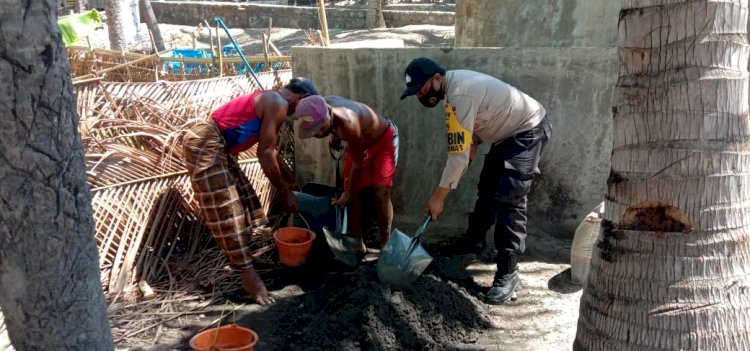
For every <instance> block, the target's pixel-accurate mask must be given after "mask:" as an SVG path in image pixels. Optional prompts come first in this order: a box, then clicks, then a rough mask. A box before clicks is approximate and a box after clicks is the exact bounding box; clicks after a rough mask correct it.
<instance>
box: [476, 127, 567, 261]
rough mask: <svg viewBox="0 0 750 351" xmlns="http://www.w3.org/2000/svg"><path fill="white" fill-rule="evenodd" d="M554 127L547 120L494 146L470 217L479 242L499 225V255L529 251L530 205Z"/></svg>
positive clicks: (480, 178) (485, 164)
mask: <svg viewBox="0 0 750 351" xmlns="http://www.w3.org/2000/svg"><path fill="white" fill-rule="evenodd" d="M551 133H552V126H551V125H550V123H549V120H548V119H547V117H546V116H545V117H544V119H543V120H542V122H541V123H539V125H538V126H536V127H534V128H532V129H530V130H528V131H525V132H521V133H518V134H516V135H514V136H512V137H510V138H508V139H506V140H503V141H502V142H500V143H498V144H494V145H492V148H491V149H490V152H489V154H487V156H486V157H485V159H484V166H483V167H482V173H481V175H480V177H479V186H478V191H479V198H478V199H477V202H476V204H475V205H474V212H473V213H472V214H471V216H469V230H468V231H467V235H471V236H472V238H473V239H474V240H476V241H479V240H480V239H481V240H484V234H485V233H486V232H487V230H488V229H489V228H490V227H491V226H492V225H493V224H495V248H496V249H497V250H498V251H502V250H506V251H514V252H524V251H525V249H526V234H527V233H526V201H527V195H528V194H529V192H530V191H531V184H532V182H533V179H534V176H535V175H536V174H539V167H538V166H539V158H540V156H541V154H542V151H543V150H544V146H545V145H546V144H547V141H548V140H549V138H550V135H551Z"/></svg>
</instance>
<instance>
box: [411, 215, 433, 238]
mask: <svg viewBox="0 0 750 351" xmlns="http://www.w3.org/2000/svg"><path fill="white" fill-rule="evenodd" d="M430 222H432V216H430V215H429V214H428V215H425V216H424V219H423V220H422V224H420V225H419V228H417V234H416V235H414V239H415V240H419V237H420V236H422V234H424V232H425V230H427V225H429V224H430Z"/></svg>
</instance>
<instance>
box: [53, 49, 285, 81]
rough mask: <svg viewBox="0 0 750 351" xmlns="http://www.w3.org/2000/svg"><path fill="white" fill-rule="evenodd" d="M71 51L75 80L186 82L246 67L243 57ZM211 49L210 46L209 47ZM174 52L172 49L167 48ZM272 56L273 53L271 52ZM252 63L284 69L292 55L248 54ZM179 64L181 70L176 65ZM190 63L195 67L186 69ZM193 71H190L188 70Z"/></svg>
mask: <svg viewBox="0 0 750 351" xmlns="http://www.w3.org/2000/svg"><path fill="white" fill-rule="evenodd" d="M67 50H68V63H69V65H70V73H71V76H72V77H73V81H74V82H78V81H81V80H85V79H89V78H93V77H104V78H106V80H107V81H110V82H155V81H159V80H168V81H184V80H197V79H206V78H213V77H220V76H235V75H239V74H240V72H239V70H238V69H240V68H243V67H244V66H243V61H242V59H241V58H239V57H235V56H232V57H226V56H223V55H222V57H218V55H214V57H213V58H182V57H160V56H159V55H156V54H154V55H148V54H141V53H135V52H121V51H116V50H109V49H89V48H87V47H81V46H71V47H68V48H67ZM206 50H209V51H210V49H206ZM167 51H170V50H167ZM269 55H270V53H269ZM245 57H246V59H247V60H248V62H249V63H250V64H251V65H256V64H258V63H266V66H265V69H266V70H269V67H268V66H269V65H270V64H271V63H280V64H281V67H280V69H281V70H287V69H291V62H292V58H291V56H279V55H272V56H269V57H266V55H262V54H261V55H247V56H245ZM172 65H175V67H177V66H179V67H178V68H175V69H177V72H175V71H174V69H173V68H172V67H173V66H172ZM186 65H192V66H193V67H194V69H192V70H186V69H185V67H186ZM188 71H190V72H188Z"/></svg>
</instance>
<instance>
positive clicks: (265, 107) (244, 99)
mask: <svg viewBox="0 0 750 351" xmlns="http://www.w3.org/2000/svg"><path fill="white" fill-rule="evenodd" d="M317 93H318V91H317V89H316V88H315V85H314V84H313V83H312V82H311V81H310V80H307V79H305V78H302V77H299V78H294V79H292V80H291V81H290V82H289V83H288V84H287V85H285V86H284V88H283V89H280V90H258V91H256V92H254V93H252V94H249V95H243V96H239V97H237V98H234V99H232V100H231V101H229V102H227V103H225V104H224V105H222V106H221V107H219V108H218V109H216V111H214V112H213V113H211V116H210V117H209V118H206V119H205V120H201V121H199V122H197V123H195V124H194V125H193V126H192V127H191V128H190V129H189V130H188V131H187V132H186V133H185V136H184V137H183V139H182V142H183V146H184V152H185V161H186V162H185V163H186V166H187V169H188V174H190V179H191V183H192V187H193V190H194V191H195V198H196V200H197V202H198V205H199V207H200V210H201V214H202V217H203V220H204V221H205V222H206V226H207V227H208V229H209V231H210V232H211V235H212V236H213V237H214V240H215V241H216V244H217V246H218V247H219V248H220V249H221V251H222V252H223V253H224V255H225V256H226V257H227V258H228V259H229V261H230V263H231V264H232V266H234V267H235V268H237V269H238V270H240V271H241V272H242V287H243V288H244V289H245V291H246V292H247V294H248V295H249V296H250V297H251V298H252V299H254V300H255V301H256V302H258V303H259V304H261V305H267V304H270V303H273V302H274V301H275V299H274V297H273V296H271V295H270V294H269V293H268V290H267V289H266V285H265V284H264V283H263V281H262V280H261V278H260V276H259V275H258V272H257V271H256V270H255V268H254V267H253V257H252V254H251V248H250V244H251V240H252V237H253V234H255V233H256V232H257V231H259V230H260V227H261V226H263V225H265V224H266V223H267V222H268V220H267V219H266V213H265V211H264V210H263V207H262V206H261V203H260V200H259V199H258V196H257V195H256V193H255V190H254V189H253V187H252V184H250V182H249V181H248V179H247V177H246V176H245V174H244V173H242V170H240V168H239V165H238V164H237V161H236V155H237V154H239V153H240V152H242V151H245V150H247V149H249V148H251V147H252V146H254V145H258V161H259V162H260V166H261V168H262V169H263V173H265V174H266V177H268V180H270V181H271V183H272V184H273V186H274V187H275V188H276V190H277V191H278V192H279V197H280V200H281V203H282V205H283V206H284V209H285V210H286V211H287V212H296V211H297V199H296V198H295V197H294V194H293V193H292V189H294V188H295V187H296V185H295V184H294V177H293V176H292V175H291V174H290V173H289V172H287V171H286V169H285V168H284V167H282V164H283V163H282V162H281V158H280V156H279V152H278V151H277V150H276V145H277V143H278V141H279V130H280V128H281V126H282V124H283V123H284V119H285V118H286V117H287V116H288V115H290V114H292V113H293V112H294V107H295V106H296V105H297V103H298V102H299V101H300V100H301V99H302V98H303V97H305V96H308V95H311V94H317Z"/></svg>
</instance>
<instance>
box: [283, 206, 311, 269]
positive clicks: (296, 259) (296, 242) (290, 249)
mask: <svg viewBox="0 0 750 351" xmlns="http://www.w3.org/2000/svg"><path fill="white" fill-rule="evenodd" d="M297 215H298V216H299V218H302V221H304V222H305V224H306V225H307V229H305V228H298V227H286V228H279V229H276V232H274V233H273V241H274V242H276V248H277V249H279V259H281V263H283V264H284V265H286V266H289V267H294V266H299V265H300V264H302V262H305V259H306V258H307V255H309V254H310V249H312V243H313V240H315V232H313V231H312V230H310V225H309V224H307V220H306V219H305V217H302V215H300V214H297ZM279 220H281V218H280V217H279ZM291 220H292V218H291V217H289V222H288V223H289V224H291V223H292V222H291ZM276 224H277V225H276V226H277V227H278V224H279V222H278V221H277V222H276Z"/></svg>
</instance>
